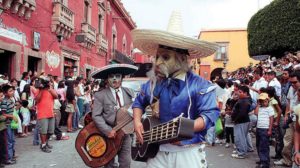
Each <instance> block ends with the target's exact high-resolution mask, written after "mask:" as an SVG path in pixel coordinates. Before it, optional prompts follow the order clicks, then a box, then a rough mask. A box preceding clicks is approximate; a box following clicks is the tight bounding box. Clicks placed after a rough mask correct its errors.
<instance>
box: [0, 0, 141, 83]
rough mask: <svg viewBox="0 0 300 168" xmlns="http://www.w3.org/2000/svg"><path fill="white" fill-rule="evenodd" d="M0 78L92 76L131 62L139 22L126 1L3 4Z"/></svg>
mask: <svg viewBox="0 0 300 168" xmlns="http://www.w3.org/2000/svg"><path fill="white" fill-rule="evenodd" d="M0 8H1V9H0V12H1V20H0V62H1V66H0V74H4V73H7V74H8V75H9V76H10V77H11V78H12V77H16V78H17V79H19V78H20V76H21V74H22V72H24V71H29V70H31V71H37V72H42V71H44V72H46V74H52V75H57V76H60V77H66V76H73V75H75V76H83V77H88V75H89V74H90V73H91V72H92V71H94V70H95V69H96V68H99V67H101V66H104V65H106V64H108V63H113V62H120V63H131V64H133V63H134V61H133V59H132V50H133V45H132V40H131V35H130V31H131V30H132V29H134V28H135V27H136V25H135V23H134V22H133V20H132V19H131V17H130V16H129V14H128V13H127V11H126V9H125V8H124V7H123V5H122V3H121V2H120V0H82V1H71V0H52V1H51V0H42V1H41V0H0Z"/></svg>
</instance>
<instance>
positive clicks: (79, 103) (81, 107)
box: [77, 98, 84, 119]
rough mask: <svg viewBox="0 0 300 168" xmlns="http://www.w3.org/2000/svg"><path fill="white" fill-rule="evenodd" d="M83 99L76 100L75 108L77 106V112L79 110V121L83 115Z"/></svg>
mask: <svg viewBox="0 0 300 168" xmlns="http://www.w3.org/2000/svg"><path fill="white" fill-rule="evenodd" d="M83 103H84V99H82V98H78V99H77V106H78V110H79V119H80V118H81V117H82V116H83V115H84V106H83Z"/></svg>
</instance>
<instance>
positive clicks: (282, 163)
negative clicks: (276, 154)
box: [274, 159, 290, 167]
mask: <svg viewBox="0 0 300 168" xmlns="http://www.w3.org/2000/svg"><path fill="white" fill-rule="evenodd" d="M274 165H276V166H288V167H290V165H286V164H285V163H284V162H283V160H282V159H280V160H278V161H275V162H274Z"/></svg>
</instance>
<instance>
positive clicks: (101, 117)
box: [92, 64, 137, 168]
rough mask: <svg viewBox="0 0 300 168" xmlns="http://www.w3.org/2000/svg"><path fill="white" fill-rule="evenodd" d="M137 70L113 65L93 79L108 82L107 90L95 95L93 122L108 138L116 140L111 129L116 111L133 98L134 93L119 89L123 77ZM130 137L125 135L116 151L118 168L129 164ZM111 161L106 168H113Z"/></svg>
mask: <svg viewBox="0 0 300 168" xmlns="http://www.w3.org/2000/svg"><path fill="white" fill-rule="evenodd" d="M136 70H137V67H135V66H132V65H127V64H113V65H107V66H105V67H102V68H101V69H100V70H99V71H98V72H97V73H95V75H94V76H93V77H94V78H101V79H105V80H107V81H108V86H107V88H105V89H103V90H101V91H99V92H96V93H95V100H94V108H93V111H92V118H93V121H94V123H95V125H96V127H97V128H98V130H99V131H100V132H101V133H103V134H104V135H105V136H106V137H108V138H111V139H112V138H116V136H117V131H116V130H114V129H113V127H114V126H115V124H116V115H117V111H118V110H119V109H120V108H121V107H123V106H126V105H130V104H131V103H132V101H133V98H134V91H133V90H132V89H129V88H125V87H121V84H122V79H123V77H124V75H129V74H131V73H133V72H135V71H136ZM130 153H131V137H130V135H125V136H124V138H123V140H122V144H121V147H120V150H119V151H118V153H117V154H118V162H119V167H122V168H129V167H130V163H131V155H130ZM114 164H115V163H114V159H112V160H111V161H110V162H109V163H108V164H107V165H105V167H106V168H111V167H114Z"/></svg>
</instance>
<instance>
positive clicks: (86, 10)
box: [84, 1, 89, 23]
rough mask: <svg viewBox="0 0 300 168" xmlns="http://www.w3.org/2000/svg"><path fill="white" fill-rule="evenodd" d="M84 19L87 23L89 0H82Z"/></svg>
mask: <svg viewBox="0 0 300 168" xmlns="http://www.w3.org/2000/svg"><path fill="white" fill-rule="evenodd" d="M84 19H85V22H86V23H88V20H89V2H88V1H84Z"/></svg>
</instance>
